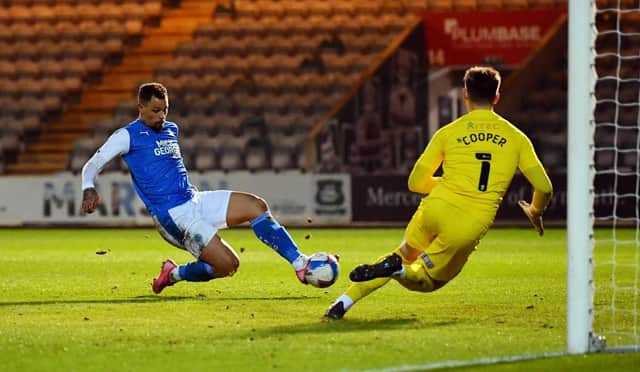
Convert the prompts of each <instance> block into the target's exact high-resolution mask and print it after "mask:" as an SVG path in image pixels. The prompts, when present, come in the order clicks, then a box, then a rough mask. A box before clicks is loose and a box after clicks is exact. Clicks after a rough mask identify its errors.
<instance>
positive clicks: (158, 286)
mask: <svg viewBox="0 0 640 372" xmlns="http://www.w3.org/2000/svg"><path fill="white" fill-rule="evenodd" d="M215 277H216V275H215V273H214V271H213V267H211V265H209V264H208V263H206V262H204V261H200V260H198V261H193V262H190V263H188V264H185V265H180V266H178V265H177V264H176V263H175V262H174V261H173V260H171V259H168V260H165V261H164V262H162V266H161V268H160V275H158V277H156V278H155V279H154V280H153V283H152V285H151V288H152V289H153V292H154V293H160V292H162V290H163V289H165V288H166V287H168V286H172V285H174V284H175V283H177V282H179V281H181V280H185V281H188V282H208V281H209V280H211V279H214V278H215Z"/></svg>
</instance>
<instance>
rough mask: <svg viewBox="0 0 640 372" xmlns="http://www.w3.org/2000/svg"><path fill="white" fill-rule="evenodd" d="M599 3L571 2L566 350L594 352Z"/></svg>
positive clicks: (578, 352) (590, 0)
mask: <svg viewBox="0 0 640 372" xmlns="http://www.w3.org/2000/svg"><path fill="white" fill-rule="evenodd" d="M594 12H595V3H594V1H592V0H589V1H584V0H570V1H569V51H568V66H569V67H568V79H569V80H568V110H567V114H568V137H567V138H568V140H567V142H568V143H567V246H568V252H567V352H568V353H570V354H581V353H586V352H589V351H592V350H593V349H594V346H595V345H594V343H593V342H592V339H593V338H594V337H593V247H594V238H593V198H594V197H593V194H594V189H593V179H594V172H593V158H594V150H593V133H594V117H593V111H594V107H595V105H594V103H595V96H594V86H595V70H594V68H595V67H594V63H595V60H594V56H595V50H594V45H595V25H594Z"/></svg>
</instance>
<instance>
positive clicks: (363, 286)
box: [324, 248, 409, 319]
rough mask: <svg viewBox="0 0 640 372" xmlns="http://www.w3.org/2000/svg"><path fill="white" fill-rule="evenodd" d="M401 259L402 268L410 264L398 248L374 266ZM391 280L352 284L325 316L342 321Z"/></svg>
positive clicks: (377, 261) (376, 279)
mask: <svg viewBox="0 0 640 372" xmlns="http://www.w3.org/2000/svg"><path fill="white" fill-rule="evenodd" d="M393 255H395V256H397V257H400V266H401V267H402V263H403V262H404V263H409V261H407V260H403V258H402V256H401V255H402V251H401V250H400V249H399V248H398V249H396V250H394V251H393V252H392V253H391V254H386V255H384V256H382V257H379V258H378V259H376V261H374V263H373V264H372V265H369V266H375V265H377V264H379V263H381V262H384V261H385V260H387V259H388V258H389V257H390V256H393ZM389 280H391V278H390V277H388V276H387V277H378V278H375V279H370V280H368V281H362V282H355V283H353V284H351V286H350V287H349V288H348V289H347V290H346V292H344V294H342V295H341V296H340V297H338V298H337V299H336V300H335V301H334V302H333V304H331V306H329V308H328V309H327V311H326V312H325V314H324V316H325V317H327V318H329V319H342V318H343V317H344V315H345V313H346V312H347V311H349V309H351V307H352V306H353V305H354V304H355V303H356V302H358V301H360V300H361V299H363V298H364V297H366V296H368V295H370V294H371V293H372V292H373V291H375V290H376V289H378V288H380V287H382V286H384V285H385V284H387V283H388V282H389Z"/></svg>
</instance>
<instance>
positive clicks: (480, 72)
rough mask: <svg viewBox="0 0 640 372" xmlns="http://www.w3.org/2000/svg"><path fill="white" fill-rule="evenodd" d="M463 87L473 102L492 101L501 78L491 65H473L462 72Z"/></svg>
mask: <svg viewBox="0 0 640 372" xmlns="http://www.w3.org/2000/svg"><path fill="white" fill-rule="evenodd" d="M463 81H464V87H465V88H467V94H468V95H469V99H471V101H472V102H475V103H492V102H493V99H494V98H495V97H496V95H497V94H498V91H499V90H500V82H501V81H502V78H501V77H500V73H499V72H498V70H496V69H495V68H493V67H485V66H474V67H470V68H469V69H467V71H466V72H465V73H464V79H463Z"/></svg>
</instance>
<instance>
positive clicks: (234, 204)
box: [227, 191, 309, 284]
mask: <svg viewBox="0 0 640 372" xmlns="http://www.w3.org/2000/svg"><path fill="white" fill-rule="evenodd" d="M246 221H249V222H250V223H251V228H252V229H253V232H254V233H255V234H256V236H257V237H258V239H260V240H261V241H262V242H263V243H264V244H266V245H268V246H269V247H271V248H272V249H273V250H274V251H276V252H277V253H278V254H279V255H280V256H282V257H283V258H284V259H285V260H287V262H289V263H290V264H291V266H292V267H293V269H294V270H295V272H296V277H297V278H298V280H300V282H302V283H304V284H307V283H306V280H305V279H304V271H305V268H306V266H307V263H308V262H309V259H308V257H307V256H306V255H304V254H302V253H301V252H300V250H299V249H298V246H297V245H296V243H295V242H294V241H293V239H292V238H291V235H289V233H288V232H287V230H286V229H285V228H284V226H282V225H280V224H279V223H278V221H276V219H275V218H274V217H273V215H272V214H271V211H270V210H269V206H268V205H267V202H266V201H265V200H264V199H262V198H261V197H259V196H257V195H254V194H250V193H245V192H238V191H233V192H231V197H230V199H229V206H228V208H227V225H228V226H229V227H231V226H235V225H238V224H241V223H243V222H246Z"/></svg>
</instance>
